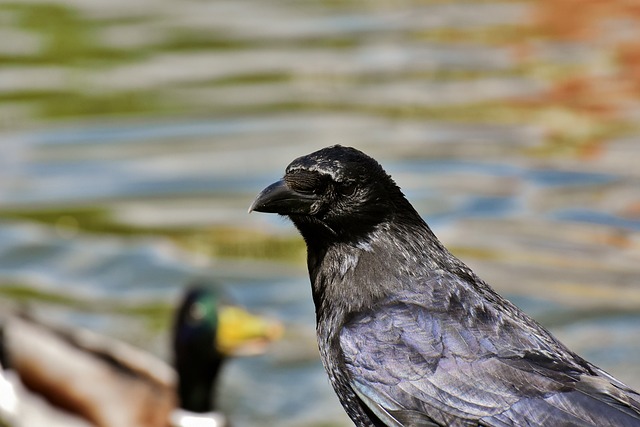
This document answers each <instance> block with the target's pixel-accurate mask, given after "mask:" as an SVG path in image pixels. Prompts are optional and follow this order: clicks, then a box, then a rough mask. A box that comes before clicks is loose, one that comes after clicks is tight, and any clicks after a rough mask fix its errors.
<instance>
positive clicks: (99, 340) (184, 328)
mask: <svg viewBox="0 0 640 427" xmlns="http://www.w3.org/2000/svg"><path fill="white" fill-rule="evenodd" d="M281 333H282V327H281V325H280V324H279V323H277V322H274V321H267V320H265V319H263V318H261V317H257V316H253V315H251V314H249V313H247V312H246V311H245V310H243V309H241V308H239V307H235V306H227V305H221V304H220V303H219V296H218V295H217V293H215V292H213V291H212V290H210V289H207V288H203V287H193V288H190V289H189V290H188V291H187V292H186V293H185V296H184V297H183V300H182V303H181V304H180V306H179V308H178V310H177V313H176V315H175V318H174V327H173V354H174V360H173V362H174V366H175V370H174V369H173V368H171V367H170V366H169V365H167V364H166V363H165V362H163V361H161V360H160V359H158V358H156V357H154V356H152V355H150V354H148V353H145V352H143V351H141V350H139V349H136V348H134V347H132V346H130V345H128V344H125V343H123V342H120V341H117V340H114V339H110V338H107V337H104V336H101V335H98V334H95V333H92V332H90V331H87V330H73V331H71V330H66V329H65V330H63V329H60V328H54V327H51V326H50V325H43V324H42V323H39V322H36V321H35V320H33V319H31V318H27V317H24V316H11V317H9V318H7V319H5V321H4V324H3V328H2V335H3V336H2V337H0V338H2V339H0V364H2V365H3V366H4V367H5V368H7V367H9V368H10V369H7V370H1V371H0V374H1V375H2V376H0V426H3V424H2V422H3V415H4V420H5V423H8V425H9V426H11V427H19V426H25V427H27V426H28V427H39V426H47V427H54V426H56V425H60V426H65V427H71V426H73V427H86V426H98V427H122V426H128V427H137V426H139V427H147V426H149V427H150V426H154V427H155V426H158V427H160V426H162V427H167V426H192V425H193V426H202V427H204V426H218V427H219V426H224V425H226V420H225V419H224V416H222V414H220V413H218V412H215V409H216V408H215V394H214V388H215V383H216V379H217V376H218V373H219V371H220V367H221V365H222V364H223V363H224V360H225V359H226V358H227V357H229V356H238V355H252V354H260V353H262V352H264V350H265V348H266V346H267V344H268V343H269V342H270V341H273V340H274V339H277V338H278V337H279V336H280V335H281ZM36 393H37V395H38V396H42V397H38V396H36Z"/></svg>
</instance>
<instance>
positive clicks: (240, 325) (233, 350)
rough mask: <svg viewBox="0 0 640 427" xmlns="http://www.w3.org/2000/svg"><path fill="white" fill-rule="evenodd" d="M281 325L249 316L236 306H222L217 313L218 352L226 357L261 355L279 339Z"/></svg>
mask: <svg viewBox="0 0 640 427" xmlns="http://www.w3.org/2000/svg"><path fill="white" fill-rule="evenodd" d="M283 332H284V327H283V326H282V323H280V322H278V321H277V320H273V319H267V318H265V317H262V316H258V315H255V314H251V313H249V312H247V311H246V310H244V309H242V308H240V307H237V306H223V307H221V308H220V311H219V312H218V338H217V342H216V346H217V348H218V351H220V352H221V353H222V354H225V355H227V356H251V355H256V354H262V353H264V352H265V351H266V348H267V346H268V344H269V343H270V342H272V341H276V340H278V339H280V337H281V336H282V334H283Z"/></svg>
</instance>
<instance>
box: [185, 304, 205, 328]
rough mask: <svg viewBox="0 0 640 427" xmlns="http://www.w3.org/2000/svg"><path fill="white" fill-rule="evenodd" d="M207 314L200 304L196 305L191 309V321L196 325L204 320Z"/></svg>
mask: <svg viewBox="0 0 640 427" xmlns="http://www.w3.org/2000/svg"><path fill="white" fill-rule="evenodd" d="M206 314H207V313H206V309H205V308H204V306H203V305H202V304H200V303H195V304H193V305H192V306H191V307H190V308H189V319H190V320H191V321H192V322H194V323H195V322H199V321H201V320H202V319H204V317H205V316H206Z"/></svg>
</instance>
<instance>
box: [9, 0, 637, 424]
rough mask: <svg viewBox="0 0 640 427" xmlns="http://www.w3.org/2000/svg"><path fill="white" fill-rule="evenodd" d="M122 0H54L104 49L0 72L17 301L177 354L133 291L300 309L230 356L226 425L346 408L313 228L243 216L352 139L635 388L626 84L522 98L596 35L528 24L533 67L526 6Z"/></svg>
mask: <svg viewBox="0 0 640 427" xmlns="http://www.w3.org/2000/svg"><path fill="white" fill-rule="evenodd" d="M128 3H130V2H121V1H120V2H118V1H116V2H100V1H95V2H86V4H85V5H84V6H77V5H75V2H73V3H72V2H65V1H62V0H60V1H56V2H54V3H52V4H53V6H51V8H52V9H51V10H53V11H54V12H55V13H57V15H55V14H54V15H51V16H54V17H55V16H58V18H56V19H60V20H61V21H64V19H66V20H67V21H69V22H70V23H71V24H69V25H75V27H73V28H75V30H76V31H78V32H90V34H92V35H93V36H94V37H92V38H88V40H89V41H88V42H87V43H89V42H91V43H96V44H95V45H91V46H82V47H77V48H76V50H75V51H74V52H72V53H73V55H74V56H71V57H70V58H71V59H67V62H64V61H63V60H62V59H60V61H62V62H60V63H58V62H55V63H53V64H44V65H42V64H41V63H40V62H44V61H45V59H43V58H44V57H38V55H44V53H43V52H45V53H46V48H44V47H40V48H39V49H37V48H33V52H32V53H31V54H29V55H31V56H32V57H34V58H39V60H38V61H36V60H31V61H30V60H28V58H27V59H19V58H17V59H16V58H15V57H13V56H12V58H13V59H12V61H13V63H12V65H11V66H10V67H6V69H5V70H0V74H2V73H5V74H3V75H4V77H5V78H8V77H11V78H13V79H14V80H13V81H14V84H12V85H6V87H5V86H3V85H1V84H0V92H1V93H2V94H4V97H3V98H2V99H3V101H2V104H0V105H1V106H2V108H4V109H5V111H6V112H7V116H6V117H9V118H5V126H4V127H3V129H4V130H3V133H2V134H0V144H1V145H0V146H1V147H2V156H1V158H0V217H1V218H2V220H1V222H0V298H2V302H3V304H9V305H14V306H15V305H19V304H27V305H28V306H29V307H31V308H32V309H33V310H34V311H35V312H36V313H37V314H38V315H39V316H41V317H43V318H50V319H55V320H56V321H59V322H62V323H66V324H70V325H79V326H83V327H88V328H91V329H95V330H97V331H99V332H101V333H105V334H109V335H112V336H115V337H117V338H120V339H123V340H126V341H129V342H132V343H134V344H136V345H137V346H140V347H142V348H145V349H148V350H149V351H152V352H154V353H156V354H159V355H160V356H162V357H165V358H166V357H167V349H166V342H167V326H168V319H166V318H158V316H157V315H156V316H150V315H148V314H144V310H142V309H144V308H145V307H149V306H150V305H154V304H160V305H162V306H163V307H170V306H171V305H172V304H173V303H174V302H175V301H176V299H177V297H178V295H179V293H180V290H181V289H182V288H183V287H184V286H185V285H186V284H188V282H189V281H190V280H192V279H193V278H196V277H205V278H206V280H210V281H211V282H215V283H217V284H218V285H219V286H221V287H223V288H224V289H225V291H226V292H227V294H228V295H229V298H230V299H232V300H235V301H237V302H239V303H241V304H243V305H245V306H247V307H248V308H250V309H251V310H253V311H255V312H258V313H262V314H265V315H267V316H270V317H274V318H278V319H281V320H282V321H283V322H284V324H285V325H286V327H287V332H286V334H285V336H284V338H283V340H282V341H281V342H278V343H276V344H275V345H274V346H273V347H272V349H271V351H269V352H268V353H267V354H265V355H263V356H259V357H255V358H245V359H237V360H232V361H230V362H229V364H228V366H227V369H226V370H225V372H224V375H223V379H222V387H221V390H220V398H221V407H222V409H224V410H225V411H226V412H227V413H228V414H229V415H230V417H231V418H232V420H233V422H234V425H237V426H240V427H243V426H304V427H311V426H348V425H351V424H350V422H349V420H348V419H347V417H346V415H345V414H344V413H343V411H342V409H341V408H340V406H339V404H338V402H337V399H336V398H335V397H334V394H333V391H332V390H331V388H330V386H329V383H328V380H327V378H326V375H325V373H324V370H323V368H322V366H321V364H320V360H319V358H318V354H317V349H316V344H315V335H314V311H313V310H314V309H313V304H312V301H311V293H310V289H309V282H308V277H307V275H306V267H305V265H304V255H303V252H302V244H301V240H300V238H299V237H297V234H296V233H295V230H294V229H293V226H292V225H291V224H289V223H288V222H286V221H285V220H283V219H281V218H278V217H276V216H273V215H262V214H255V213H254V214H251V215H249V214H247V213H246V212H247V208H248V206H249V204H250V203H251V201H252V200H253V198H254V197H255V195H256V194H257V193H258V192H259V191H260V190H261V189H262V188H263V187H264V186H266V185H267V184H269V183H271V182H273V181H274V180H275V179H277V178H279V177H280V176H281V175H282V173H283V171H284V168H285V166H286V165H287V164H288V163H289V162H290V161H291V160H292V159H293V158H295V157H297V156H300V155H303V154H306V153H309V152H311V151H313V150H315V149H318V148H321V147H324V146H327V145H331V144H336V143H340V144H344V145H351V146H355V147H357V148H360V149H362V150H363V151H365V152H367V153H368V154H370V155H372V156H373V157H375V158H376V159H378V160H379V161H380V162H381V163H382V165H383V166H384V167H385V168H386V170H387V171H388V172H389V173H391V175H392V176H393V177H394V178H395V179H396V181H397V182H398V184H399V185H400V186H401V187H402V188H403V190H404V192H405V194H406V195H407V196H408V198H409V199H410V200H411V201H412V203H413V204H414V206H415V207H416V208H417V209H418V211H419V212H421V214H422V215H423V216H424V218H425V219H426V220H427V222H428V223H429V224H430V225H431V226H432V228H433V229H434V231H435V232H436V234H437V235H438V236H439V237H440V238H441V240H442V241H443V242H444V243H445V245H446V246H447V247H449V248H450V249H451V250H452V251H453V252H454V253H455V254H457V255H458V256H459V257H460V258H462V259H463V260H464V261H465V262H467V263H468V264H469V265H470V266H471V267H472V268H473V269H474V270H475V271H476V272H477V273H478V274H479V275H480V276H481V277H483V278H484V279H485V280H486V281H487V282H489V283H490V284H491V285H492V286H494V287H495V288H496V289H497V290H498V291H499V292H500V293H502V294H503V295H505V296H507V297H508V298H510V299H511V300H512V301H513V302H515V303H516V304H517V305H519V306H520V307H521V308H523V309H524V310H525V311H527V312H528V313H529V314H531V315H532V316H533V317H534V318H536V319H538V320H539V321H540V322H541V323H543V324H544V325H546V326H547V327H549V328H550V329H551V330H552V331H553V333H555V334H556V335H557V336H558V337H559V338H560V339H561V340H563V341H564V342H565V343H566V344H567V345H568V346H569V347H571V348H572V349H574V350H575V351H576V352H577V353H579V354H581V355H582V356H584V357H586V358H587V359H589V360H590V361H592V362H593V363H595V364H597V365H599V366H601V367H602V368H604V369H606V370H608V371H609V372H611V373H612V374H614V375H616V376H618V377H619V378H620V379H622V380H623V381H625V382H627V383H628V384H629V385H631V386H634V387H636V388H640V364H638V356H637V355H638V354H640V283H639V281H640V280H639V279H640V173H639V172H638V168H637V167H636V163H637V160H638V159H640V133H638V132H636V128H634V127H633V126H632V125H630V124H629V123H632V122H633V120H635V119H634V118H637V114H638V113H637V112H638V111H640V109H637V110H636V109H634V108H637V106H638V104H637V101H635V102H636V103H635V104H634V103H627V104H625V106H628V107H629V109H628V110H625V114H626V115H622V116H617V118H615V120H614V119H611V118H609V119H607V120H610V121H606V120H603V119H602V117H601V116H591V115H589V114H586V113H584V111H582V110H579V108H578V107H571V106H569V107H567V106H566V105H562V106H558V105H557V104H553V105H551V104H548V105H547V104H543V105H544V106H540V105H539V104H535V107H527V109H525V110H522V109H521V108H522V104H523V103H525V101H526V102H533V101H531V100H532V99H535V100H537V101H536V102H540V101H539V99H538V98H537V97H541V96H543V95H544V94H546V93H548V91H549V90H550V88H551V87H552V86H553V85H554V84H556V83H557V82H556V81H555V80H554V78H555V77H553V76H555V75H556V74H554V73H550V74H545V73H544V70H549V69H552V70H555V71H554V72H557V73H560V71H562V73H567V72H569V71H567V69H568V70H576V69H578V71H575V72H580V70H582V69H581V68H580V67H582V68H583V69H586V70H587V71H589V70H590V69H589V67H590V66H591V65H590V64H593V63H595V62H597V60H598V58H599V57H598V55H599V54H600V53H601V52H598V51H592V50H589V49H588V48H589V47H590V45H589V43H588V42H584V41H572V42H570V43H569V42H566V41H562V42H560V41H554V40H546V41H545V40H543V41H540V40H537V41H536V42H535V43H538V44H537V45H535V47H536V49H538V50H537V52H538V53H537V55H538V56H537V57H536V61H533V62H535V64H532V63H531V62H526V61H525V62H526V63H524V65H523V62H522V60H521V58H520V56H519V54H518V52H519V50H518V46H515V47H514V43H518V42H522V43H525V41H522V38H524V37H527V34H526V32H525V34H524V35H516V36H514V34H518V33H517V31H515V30H514V28H515V29H517V28H518V26H519V25H521V26H522V27H523V28H526V25H529V24H528V22H529V21H528V17H529V16H530V15H531V14H532V8H533V6H532V4H531V3H528V2H507V3H498V2H482V3H478V4H476V3H473V4H467V3H460V2H407V3H402V4H400V3H398V4H396V3H394V4H393V5H387V4H386V3H375V2H372V3H371V4H370V5H369V6H364V5H362V4H360V3H358V2H345V4H344V5H342V6H341V5H339V4H332V3H334V2H321V1H310V2H304V3H295V2H282V1H268V2H244V1H243V2H234V1H231V2H214V3H204V2H198V1H189V2H184V5H182V4H181V6H180V7H178V6H176V5H175V3H174V2H170V1H160V0H154V1H152V0H148V1H144V2H140V5H137V4H136V5H135V7H134V6H133V5H130V4H128ZM336 3H338V2H336ZM129 6H131V7H129ZM30 7H31V9H29V8H28V7H27V6H24V5H23V6H15V5H12V4H9V6H7V5H3V4H0V11H2V12H3V14H2V15H0V16H4V17H5V18H6V19H5V21H7V22H11V23H13V24H12V25H14V26H15V27H16V31H17V32H19V34H21V35H14V37H16V39H15V40H18V41H21V43H24V45H25V47H24V49H23V50H20V52H22V53H24V52H26V51H28V49H27V48H28V46H31V45H30V44H29V43H32V44H36V45H37V44H38V43H45V41H46V40H48V39H47V38H46V37H51V38H55V37H57V35H56V32H55V31H56V30H55V28H49V29H45V30H42V31H51V33H43V32H38V31H40V30H35V29H34V28H33V27H32V26H31V24H29V22H31V21H29V20H27V19H22V18H24V16H29V17H31V19H35V18H33V17H34V16H38V13H41V12H38V9H37V7H35V6H30ZM76 7H79V8H80V9H75V8H76ZM51 10H49V12H48V13H53V12H51ZM72 12H73V13H72ZM11 16H13V17H14V18H15V19H14V18H11V19H10V18H7V17H11ZM60 16H62V17H65V18H64V19H63V18H60ZM67 21H64V22H67ZM86 23H88V24H86ZM17 34H18V33H17ZM83 34H84V33H83ZM98 36H99V37H98ZM30 37H33V38H35V39H32V38H30ZM514 38H515V40H514ZM33 40H39V41H33ZM96 40H98V42H96ZM65 46H67V45H65ZM67 47H68V46H67ZM67 47H65V48H67ZM61 49H62V48H61ZM105 52H110V55H111V56H108V57H106V58H107V59H104V61H107V60H111V61H113V62H112V63H108V64H103V63H97V64H96V63H95V61H96V57H97V56H99V55H100V54H102V55H103V56H104V55H106V54H105ZM114 52H115V53H118V55H120V56H118V55H116V54H115V53H114ZM0 53H2V54H3V55H9V54H8V53H6V52H5V51H4V50H1V49H0ZM12 55H14V54H12ZM25 55H27V54H25ZM27 56H28V55H27ZM109 58H110V59H109ZM21 61H22V62H24V63H22V62H21ZM92 61H93V62H92ZM527 67H528V68H527ZM554 67H555V68H554ZM566 67H568V68H566ZM558 70H560V71H558ZM583 71H584V70H583ZM587 71H585V73H586V72H587ZM571 72H574V71H571ZM12 73H13V74H12ZM540 73H542V77H541V74H540ZM550 75H551V76H552V77H549V76H550ZM563 75H564V74H563ZM25 76H26V77H29V78H30V79H33V78H34V76H36V77H37V78H36V79H35V81H37V82H38V83H37V86H38V91H39V92H38V93H37V94H36V93H34V90H33V89H25V87H28V85H27V84H26V83H24V78H26V77H25ZM60 76H62V77H60ZM73 76H76V77H77V80H74V82H75V83H70V80H69V79H70V78H71V77H73ZM73 85H78V86H79V88H78V87H75V86H73ZM20 88H23V89H20ZM21 90H22V92H20V91H21ZM85 92H86V93H85ZM28 93H31V94H32V96H31V97H28V96H27V94H28ZM107 93H109V94H108V95H107ZM78 94H80V95H78ZM119 96H121V97H120V98H118V97H119ZM150 96H151V97H152V99H150V98H149V97H150ZM74 97H75V98H74ZM76 101H77V105H76V104H75V102H76ZM109 102H111V104H109ZM545 102H546V101H545ZM110 105H111V107H110ZM56 107H58V108H56ZM92 108H94V109H95V114H93V115H90V116H89V117H87V114H86V112H87V111H92V110H91V109H92ZM110 108H112V109H113V110H111V109H110ZM528 108H531V109H528ZM512 109H513V111H512ZM122 110H124V111H122ZM121 113H127V114H121ZM79 116H85V117H79ZM620 117H623V119H620ZM11 118H13V119H11ZM54 119H55V120H54ZM12 120H15V122H14V121H12ZM624 120H628V122H627V121H624ZM609 123H613V125H611V126H609V125H608V124H609ZM607 126H609V127H607ZM558 132H560V134H558ZM562 132H564V133H562ZM558 135H559V136H558ZM554 138H555V139H554ZM274 239H275V240H274ZM272 241H276V242H280V243H279V245H280V246H278V248H280V249H281V248H282V247H283V246H284V248H285V250H282V251H280V249H278V250H279V252H277V253H276V252H273V251H272V250H271V249H270V248H271V246H268V242H272ZM265 242H267V243H265ZM212 248H214V249H212ZM261 248H262V249H261ZM164 313H165V314H166V313H167V311H166V310H165V312H164Z"/></svg>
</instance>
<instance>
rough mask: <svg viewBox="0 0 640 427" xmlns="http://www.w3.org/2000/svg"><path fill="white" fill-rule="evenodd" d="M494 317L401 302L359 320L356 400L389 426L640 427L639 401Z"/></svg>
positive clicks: (349, 339) (349, 351)
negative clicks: (462, 315) (473, 316)
mask: <svg viewBox="0 0 640 427" xmlns="http://www.w3.org/2000/svg"><path fill="white" fill-rule="evenodd" d="M484 310H485V313H484V315H481V316H477V319H469V318H466V319H465V318H459V319H458V318H457V317H459V316H452V315H451V314H452V313H445V312H440V311H438V310H433V307H431V309H429V310H428V309H426V308H425V306H424V305H421V304H416V303H413V302H395V303H389V304H387V305H381V306H377V307H376V308H375V310H371V311H369V312H364V313H360V314H359V315H357V316H355V317H353V318H352V319H351V320H350V321H349V322H348V323H347V324H346V325H345V326H344V327H343V329H342V331H341V334H340V345H341V348H342V351H343V354H344V357H345V364H346V367H347V370H348V371H349V373H350V375H351V386H352V388H353V390H354V392H355V393H356V394H357V395H358V397H359V398H360V399H361V400H362V403H363V404H364V405H366V406H367V407H368V408H369V409H370V410H371V411H372V412H373V413H374V414H376V416H377V417H378V418H380V419H381V420H382V421H383V422H384V423H385V424H387V425H389V426H444V425H446V426H477V425H483V426H496V427H497V426H528V425H531V426H567V427H568V426H599V427H603V426H640V396H638V394H635V393H634V392H633V391H631V390H630V389H628V388H626V386H624V385H623V384H621V383H619V382H617V381H616V380H614V379H613V378H610V377H608V376H607V375H606V373H604V372H602V371H599V372H598V371H594V370H590V369H589V366H590V365H588V363H587V362H584V361H583V362H584V364H580V363H577V362H576V360H575V359H572V358H573V357H575V356H573V355H572V354H570V353H569V352H568V351H566V349H564V347H562V348H560V349H554V350H555V351H556V352H555V353H554V352H553V351H551V350H550V349H549V348H548V347H549V342H550V341H549V340H545V339H540V338H539V337H538V336H537V335H536V334H533V333H530V331H526V330H520V329H518V328H519V326H518V325H519V323H518V322H515V321H513V322H511V321H509V319H496V318H495V316H496V314H495V313H488V312H487V309H486V308H485V309H484ZM525 332H527V333H525ZM549 339H550V340H553V339H552V338H549ZM553 342H555V341H553ZM593 368H595V367H593ZM595 369H597V368H595ZM610 380H613V381H614V382H613V383H612V382H611V381H610Z"/></svg>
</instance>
